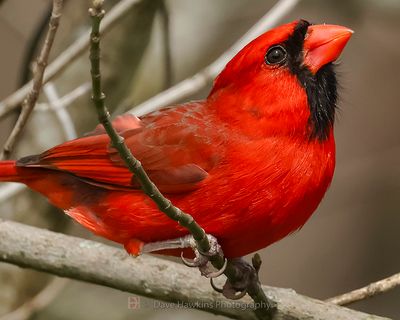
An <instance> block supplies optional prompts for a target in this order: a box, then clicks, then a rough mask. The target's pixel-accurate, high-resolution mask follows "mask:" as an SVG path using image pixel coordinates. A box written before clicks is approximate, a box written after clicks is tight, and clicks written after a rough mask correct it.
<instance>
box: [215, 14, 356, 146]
mask: <svg viewBox="0 0 400 320" xmlns="http://www.w3.org/2000/svg"><path fill="white" fill-rule="evenodd" d="M352 33H353V31H352V30H350V29H348V28H346V27H342V26H336V25H325V24H323V25H312V24H310V23H309V22H307V21H305V20H299V21H295V22H292V23H289V24H286V25H282V26H280V27H277V28H275V29H272V30H270V31H268V32H266V33H264V34H263V35H261V36H259V37H258V38H256V39H255V40H253V41H252V42H250V43H249V44H248V45H247V46H245V47H244V48H243V49H242V50H241V51H240V52H239V53H238V54H237V55H236V56H235V57H234V58H233V59H232V60H231V61H230V62H229V63H228V64H227V65H226V67H225V69H224V70H223V71H222V72H221V73H220V75H219V76H218V77H217V78H216V80H215V82H214V86H213V89H212V91H211V93H210V95H209V97H208V101H210V105H214V106H218V107H217V109H218V110H217V112H218V113H219V115H220V116H221V118H222V119H224V118H225V120H227V121H229V122H230V123H232V124H235V122H236V123H237V124H238V125H240V123H242V124H243V126H246V127H248V124H250V123H251V122H249V123H248V124H246V122H248V121H247V120H249V121H254V120H259V121H260V124H261V126H262V127H263V128H262V129H260V127H259V126H258V128H254V129H251V128H249V129H245V130H247V131H249V134H254V135H256V136H257V135H262V134H263V133H264V134H271V133H274V134H298V133H299V134H301V135H304V134H306V135H308V136H309V137H310V138H316V139H318V140H320V141H323V140H326V139H327V138H328V136H329V135H330V134H331V131H332V126H333V122H334V116H335V107H336V100H337V88H336V86H337V82H336V75H335V72H334V66H333V64H332V63H333V62H334V61H335V60H336V59H337V58H338V57H339V55H340V53H341V52H342V50H343V48H344V46H345V45H346V43H347V41H348V40H349V39H350V37H351V35H352ZM221 100H222V101H223V102H221ZM214 102H217V104H215V103H214ZM263 124H265V125H264V126H263ZM256 130H258V131H257V132H256Z"/></svg>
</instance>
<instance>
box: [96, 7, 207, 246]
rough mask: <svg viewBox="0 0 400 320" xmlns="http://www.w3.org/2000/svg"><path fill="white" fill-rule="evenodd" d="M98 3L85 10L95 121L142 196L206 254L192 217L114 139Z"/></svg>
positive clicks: (204, 242)
mask: <svg viewBox="0 0 400 320" xmlns="http://www.w3.org/2000/svg"><path fill="white" fill-rule="evenodd" d="M102 3H103V1H102V0H93V7H92V8H90V9H89V14H90V16H91V18H92V33H91V35H90V39H91V40H90V63H91V70H90V72H91V75H92V91H93V95H92V100H93V103H94V105H95V107H96V110H97V114H98V117H99V121H100V123H101V124H102V125H103V126H104V129H105V130H106V132H107V134H108V135H109V137H110V140H111V143H112V146H113V147H114V148H115V149H116V150H117V151H118V152H119V154H120V156H121V158H122V159H123V161H124V162H125V164H126V166H127V167H128V169H129V170H130V171H131V172H132V174H133V177H134V178H135V179H136V180H137V181H138V182H139V184H140V186H141V187H142V189H143V192H144V193H145V194H146V195H148V196H149V197H150V198H151V199H152V200H153V201H154V202H155V204H157V206H158V208H159V209H160V210H161V211H162V212H164V213H165V214H166V215H167V216H168V217H170V218H171V219H173V220H175V221H178V222H179V224H180V225H182V226H183V227H185V228H187V229H188V230H189V231H190V232H191V234H192V235H193V238H194V239H195V240H196V242H197V244H198V246H199V248H200V249H201V250H202V251H203V252H208V251H209V250H210V243H209V241H208V239H207V236H206V233H205V232H204V230H203V228H201V227H200V226H199V225H198V224H197V223H196V221H194V219H193V218H192V216H190V215H189V214H186V213H184V212H182V210H180V209H179V208H177V207H175V206H174V205H172V203H171V201H169V200H168V199H166V198H165V197H164V196H163V195H162V194H161V192H160V191H159V190H158V188H157V187H156V185H155V184H154V183H153V182H152V181H151V180H150V178H149V177H148V175H147V173H146V172H145V170H144V169H143V167H142V164H141V163H140V161H139V160H137V159H136V158H135V157H134V156H133V155H132V153H131V151H130V150H129V148H128V147H127V146H126V144H125V142H124V138H122V137H121V136H120V135H118V133H117V132H116V131H115V129H114V128H113V126H112V124H111V117H110V113H109V112H108V109H107V107H106V105H105V103H104V100H105V94H104V93H103V92H102V89H101V73H100V33H99V28H100V22H101V20H102V18H103V16H104V13H105V12H104V10H103V9H102Z"/></svg>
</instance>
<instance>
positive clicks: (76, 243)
mask: <svg viewBox="0 0 400 320" xmlns="http://www.w3.org/2000/svg"><path fill="white" fill-rule="evenodd" d="M0 261H4V262H8V263H12V264H15V265H19V266H21V267H27V268H31V269H36V270H39V271H43V272H48V273H52V274H55V275H58V276H62V277H68V278H72V279H76V280H82V281H87V282H91V283H95V284H99V285H104V286H107V287H111V288H115V289H118V290H122V291H127V292H131V293H134V294H139V295H143V296H147V297H150V298H154V299H159V300H164V301H169V302H184V303H190V304H194V303H196V302H197V303H198V308H199V309H203V310H205V311H208V312H212V313H215V314H220V315H225V316H228V317H231V318H233V319H256V318H255V315H254V313H253V311H252V310H251V309H244V310H241V309H240V308H234V307H233V306H234V305H235V304H237V303H238V302H237V301H230V300H227V299H225V298H224V297H223V296H222V295H221V294H219V293H217V292H214V291H213V289H212V288H211V287H210V285H209V282H208V281H207V280H206V279H205V278H203V277H201V276H200V274H199V273H198V271H196V270H193V271H188V269H187V267H186V266H183V265H180V264H177V263H174V262H170V261H166V260H162V259H159V258H156V257H153V256H147V255H144V256H140V257H138V258H132V257H130V256H128V255H127V254H126V253H125V252H124V251H123V250H121V249H118V248H114V247H110V246H107V245H104V244H101V243H97V242H94V241H89V240H84V239H80V238H75V237H71V236H66V235H63V234H59V233H54V232H51V231H47V230H43V229H38V228H34V227H30V226H26V225H23V224H19V223H16V222H11V221H4V220H0ZM264 290H265V291H266V293H267V295H268V297H269V298H270V299H271V300H273V301H275V302H277V304H278V310H277V313H276V314H275V316H274V317H273V319H274V320H278V319H279V320H282V319H290V320H295V319H308V320H312V319H334V320H358V319H369V320H383V319H387V318H382V317H378V316H373V315H369V314H365V313H361V312H357V311H353V310H350V309H347V308H343V307H338V306H335V305H333V304H329V303H325V302H322V301H318V300H315V299H311V298H308V297H305V296H301V295H298V294H296V293H295V292H294V291H293V290H290V289H280V288H273V287H266V286H264ZM240 301H242V302H243V303H249V304H251V303H252V300H251V299H250V298H246V299H242V300H240ZM207 306H209V307H208V308H207ZM210 306H212V307H213V308H212V309H210ZM229 306H231V307H229Z"/></svg>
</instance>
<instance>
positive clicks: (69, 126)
mask: <svg viewBox="0 0 400 320" xmlns="http://www.w3.org/2000/svg"><path fill="white" fill-rule="evenodd" d="M43 91H44V93H45V94H46V96H47V99H48V100H49V106H50V108H51V109H52V110H53V111H54V113H55V114H56V117H57V119H58V121H59V122H60V125H61V127H62V129H63V131H64V135H65V138H66V139H67V140H72V139H75V138H76V137H77V133H76V129H75V125H74V122H73V121H72V117H71V115H70V113H69V112H68V110H67V108H65V106H64V105H63V104H62V101H61V99H60V98H59V96H58V94H57V90H56V88H55V86H54V84H53V83H51V82H48V83H46V84H45V86H44V87H43Z"/></svg>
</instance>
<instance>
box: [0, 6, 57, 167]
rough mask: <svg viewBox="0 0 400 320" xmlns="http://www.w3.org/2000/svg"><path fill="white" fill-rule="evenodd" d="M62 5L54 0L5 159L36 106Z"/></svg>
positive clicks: (1, 155) (3, 152) (5, 150)
mask: <svg viewBox="0 0 400 320" xmlns="http://www.w3.org/2000/svg"><path fill="white" fill-rule="evenodd" d="M62 6H63V0H53V9H52V12H51V17H50V22H49V29H48V31H47V34H46V38H45V41H44V44H43V47H42V49H41V51H40V54H39V57H38V60H37V64H36V67H35V72H34V74H33V80H32V81H33V82H32V88H31V90H30V91H29V93H28V95H27V97H26V99H25V100H24V102H23V103H22V110H21V114H20V116H19V118H18V120H17V123H16V124H15V126H14V128H13V130H12V132H11V134H10V136H9V137H8V139H7V141H6V143H5V145H4V147H3V151H2V153H1V154H0V159H5V158H8V157H9V156H10V153H11V151H12V150H13V148H14V145H15V143H16V142H17V140H18V138H19V137H20V135H21V132H22V130H23V129H24V127H25V125H26V122H27V121H28V118H29V115H30V114H31V112H32V110H33V108H34V107H35V104H36V101H37V99H38V97H39V93H40V89H41V87H42V83H43V74H44V70H45V69H46V66H47V60H48V58H49V54H50V50H51V47H52V45H53V42H54V38H55V35H56V32H57V29H58V25H59V22H60V17H61V10H62Z"/></svg>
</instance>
